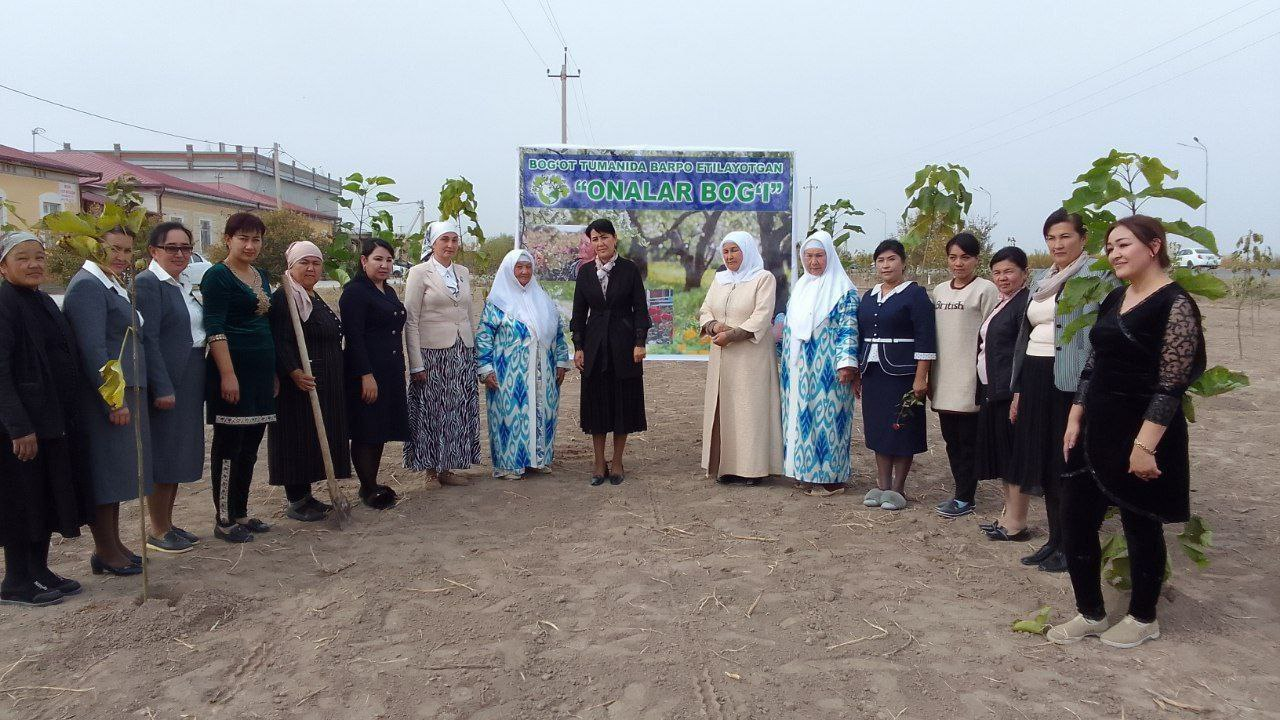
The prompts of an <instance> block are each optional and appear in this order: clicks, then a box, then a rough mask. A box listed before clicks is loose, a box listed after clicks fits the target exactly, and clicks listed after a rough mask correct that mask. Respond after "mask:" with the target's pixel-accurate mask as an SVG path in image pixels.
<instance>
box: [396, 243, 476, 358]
mask: <svg viewBox="0 0 1280 720" xmlns="http://www.w3.org/2000/svg"><path fill="white" fill-rule="evenodd" d="M453 269H454V272H455V273H456V274H457V276H458V298H457V299H456V300H455V299H454V298H453V295H452V294H450V292H449V289H448V288H446V287H445V285H444V279H443V278H441V277H440V275H439V273H437V272H436V271H435V268H433V267H431V266H430V265H429V264H427V263H425V262H423V263H419V264H417V265H415V266H413V267H412V268H410V269H409V278H408V279H407V280H406V281H405V289H404V308H405V315H406V316H407V317H406V320H405V338H406V340H407V341H408V342H407V346H408V348H409V352H410V355H411V358H412V361H411V362H410V363H409V365H410V367H409V372H418V371H420V370H422V369H423V365H422V359H421V358H422V355H421V352H419V353H417V354H416V355H414V353H413V348H421V349H423V350H426V349H431V350H442V349H444V348H451V347H453V344H454V343H455V342H457V341H458V338H462V344H463V345H466V346H467V347H475V344H476V340H475V325H474V324H473V323H472V320H471V272H470V271H469V270H467V269H466V268H465V267H463V266H461V265H459V264H457V263H454V264H453Z"/></svg>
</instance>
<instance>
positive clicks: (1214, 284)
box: [1172, 268, 1230, 300]
mask: <svg viewBox="0 0 1280 720" xmlns="http://www.w3.org/2000/svg"><path fill="white" fill-rule="evenodd" d="M1172 275H1173V279H1174V281H1175V282H1177V283H1178V284H1179V285H1181V286H1182V289H1183V290H1186V291H1187V292H1189V293H1191V294H1193V295H1200V296H1202V297H1207V298H1209V299H1210V300H1220V299H1222V298H1224V297H1226V296H1227V294H1228V292H1230V288H1228V287H1227V284H1226V283H1225V282H1223V281H1222V279H1221V278H1219V277H1217V276H1215V275H1213V274H1211V273H1207V272H1196V271H1195V270H1192V269H1191V268H1175V269H1174V271H1173V274H1172Z"/></svg>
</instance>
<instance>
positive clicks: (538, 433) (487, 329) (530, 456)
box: [476, 248, 572, 480]
mask: <svg viewBox="0 0 1280 720" xmlns="http://www.w3.org/2000/svg"><path fill="white" fill-rule="evenodd" d="M533 266H534V262H533V255H531V254H530V253H529V251H528V250H522V249H520V248H516V249H515V250H512V251H511V252H509V253H507V254H506V256H505V257H503V258H502V264H501V265H500V266H499V267H498V272H497V274H496V275H495V276H494V278H493V289H492V290H490V291H489V299H488V301H487V302H486V303H485V304H484V312H483V314H482V315H481V317H480V327H479V328H478V329H477V330H476V360H477V362H478V363H479V364H480V371H479V374H480V379H481V380H482V381H483V382H484V384H485V388H486V394H487V400H488V403H487V405H488V409H489V451H490V455H491V456H492V458H493V474H494V476H500V477H505V478H507V479H508V480H519V479H521V478H523V477H524V474H525V470H535V471H545V470H546V469H547V467H548V466H549V465H551V459H552V445H553V444H554V442H555V437H556V414H557V411H558V410H559V407H560V383H561V382H562V381H563V380H564V375H565V373H566V372H568V369H569V368H570V367H572V363H571V362H570V360H569V345H568V343H567V342H566V341H565V338H564V326H563V323H562V322H561V318H560V309H559V308H558V307H557V306H556V303H555V301H554V300H552V299H551V296H550V295H547V292H546V291H545V290H543V289H542V286H541V285H539V284H538V279H537V278H536V277H534V276H533Z"/></svg>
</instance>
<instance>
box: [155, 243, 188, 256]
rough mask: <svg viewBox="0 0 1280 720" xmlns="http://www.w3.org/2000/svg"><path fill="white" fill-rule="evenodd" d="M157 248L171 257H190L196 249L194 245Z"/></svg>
mask: <svg viewBox="0 0 1280 720" xmlns="http://www.w3.org/2000/svg"><path fill="white" fill-rule="evenodd" d="M157 247H159V248H160V249H161V250H163V251H165V252H167V253H169V254H170V255H190V254H191V253H193V252H195V247H194V246H192V245H159V246H157Z"/></svg>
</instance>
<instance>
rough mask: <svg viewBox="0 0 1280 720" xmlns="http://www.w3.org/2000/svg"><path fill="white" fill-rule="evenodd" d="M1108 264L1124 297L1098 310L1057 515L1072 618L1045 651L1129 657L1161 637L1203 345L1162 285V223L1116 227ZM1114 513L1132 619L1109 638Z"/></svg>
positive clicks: (1182, 305)
mask: <svg viewBox="0 0 1280 720" xmlns="http://www.w3.org/2000/svg"><path fill="white" fill-rule="evenodd" d="M1107 258H1108V260H1109V261H1110V262H1111V266H1112V268H1114V270H1115V273H1116V276H1117V277H1119V278H1120V279H1121V280H1124V281H1126V282H1127V283H1128V285H1127V286H1126V287H1121V288H1117V289H1116V290H1114V291H1112V292H1111V294H1110V295H1108V296H1107V298H1106V300H1104V301H1103V302H1102V305H1101V306H1100V307H1099V310H1098V320H1097V322H1096V323H1095V324H1094V326H1093V328H1092V330H1091V331H1090V333H1089V338H1090V340H1091V341H1092V344H1093V351H1092V353H1091V354H1090V355H1089V360H1088V362H1087V363H1086V365H1085V368H1084V371H1083V372H1082V373H1081V376H1080V385H1079V390H1078V392H1077V393H1076V398H1075V404H1074V405H1073V406H1072V408H1071V416H1070V419H1069V420H1068V421H1067V431H1066V434H1065V436H1064V438H1063V453H1064V454H1068V453H1071V452H1083V453H1084V461H1085V463H1084V467H1085V469H1084V470H1082V471H1081V472H1079V473H1078V474H1076V475H1074V476H1072V477H1067V478H1065V479H1064V480H1065V484H1066V492H1065V495H1064V500H1063V507H1062V513H1063V517H1064V522H1063V524H1064V528H1065V533H1066V542H1067V563H1068V567H1069V570H1070V573H1071V585H1072V587H1073V588H1074V590H1075V595H1076V606H1077V609H1078V610H1079V612H1080V614H1079V615H1077V616H1076V617H1075V619H1073V620H1071V621H1070V622H1068V623H1066V624H1064V625H1061V626H1058V627H1055V628H1053V629H1052V630H1051V631H1050V632H1049V639H1050V640H1052V641H1053V642H1056V643H1060V644H1062V643H1070V642H1075V641H1077V640H1080V639H1082V638H1084V637H1087V636H1089V635H1099V634H1100V635H1101V636H1102V642H1104V643H1106V644H1107V645H1110V646H1113V647H1135V646H1137V645H1140V644H1142V643H1143V642H1145V641H1147V640H1154V639H1156V638H1158V637H1160V626H1159V624H1158V623H1157V622H1156V601H1157V600H1158V599H1159V597H1160V588H1161V585H1162V584H1163V582H1164V572H1165V563H1166V551H1165V544H1164V528H1163V524H1164V523H1167V522H1184V521H1186V520H1187V519H1188V518H1189V517H1190V463H1189V460H1188V451H1187V419H1186V417H1185V416H1184V415H1183V412H1182V398H1183V395H1184V394H1185V393H1186V391H1187V387H1188V386H1189V385H1190V384H1191V383H1192V382H1194V381H1195V379H1196V378H1198V377H1199V376H1200V374H1201V373H1203V372H1204V367H1205V349H1204V335H1203V333H1202V331H1201V325H1200V310H1199V308H1197V307H1196V303H1195V301H1194V300H1192V299H1191V296H1190V295H1188V294H1187V291H1186V290H1184V289H1183V288H1182V287H1181V286H1179V285H1178V284H1177V283H1175V282H1173V281H1172V280H1170V279H1169V277H1168V275H1167V274H1166V273H1165V268H1167V267H1168V266H1169V254H1168V250H1167V243H1166V240H1165V231H1164V228H1163V226H1161V224H1160V221H1158V220H1155V219H1154V218H1150V217H1146V216H1142V215H1135V216H1133V217H1129V218H1125V219H1123V220H1120V221H1118V222H1116V223H1115V224H1114V225H1112V227H1111V229H1110V230H1108V232H1107ZM1113 505H1114V506H1118V507H1119V509H1120V518H1121V521H1122V522H1123V525H1124V534H1125V540H1126V541H1127V544H1128V550H1129V562H1130V575H1131V578H1132V580H1133V594H1132V597H1131V598H1130V601H1129V613H1128V615H1127V616H1125V618H1124V619H1123V620H1121V621H1120V622H1119V623H1117V624H1116V625H1115V626H1114V627H1111V628H1110V629H1108V627H1107V620H1106V610H1105V608H1104V607H1103V601H1102V590H1101V578H1100V573H1101V565H1100V563H1101V555H1102V553H1101V549H1100V547H1099V544H1098V528H1099V527H1100V526H1101V524H1102V520H1103V516H1104V515H1105V514H1106V511H1107V508H1108V507H1110V506H1113ZM1104 631H1105V632H1104Z"/></svg>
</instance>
